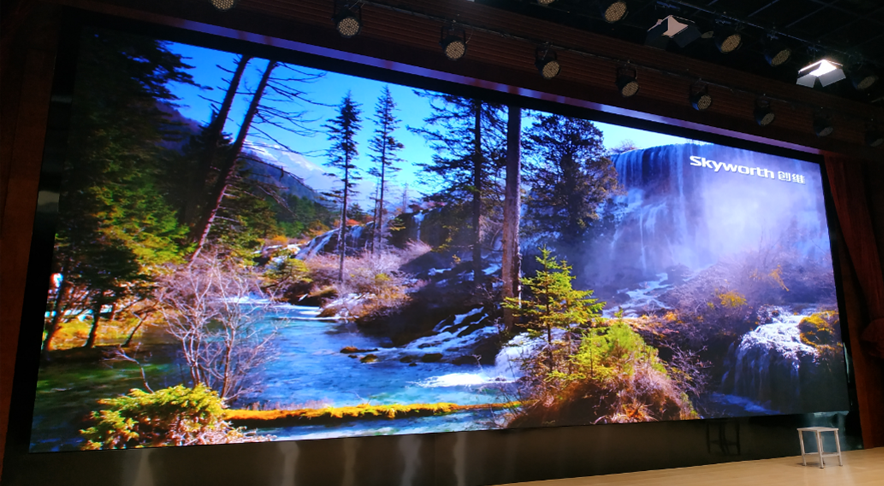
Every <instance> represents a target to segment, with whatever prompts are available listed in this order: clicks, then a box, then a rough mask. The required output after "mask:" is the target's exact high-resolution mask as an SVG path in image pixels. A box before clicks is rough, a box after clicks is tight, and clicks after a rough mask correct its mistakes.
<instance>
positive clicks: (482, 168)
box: [410, 93, 506, 285]
mask: <svg viewBox="0 0 884 486" xmlns="http://www.w3.org/2000/svg"><path fill="white" fill-rule="evenodd" d="M418 94H419V95H420V96H423V97H426V98H428V99H429V100H430V108H431V110H432V114H431V115H430V116H429V117H427V118H426V119H425V120H424V121H425V124H426V127H427V128H419V129H418V128H413V127H412V128H410V129H411V130H412V131H413V132H415V133H418V134H420V135H423V136H424V138H425V139H426V140H427V141H428V142H429V143H430V146H431V147H432V149H433V150H434V151H435V152H436V154H435V156H434V157H433V160H432V162H429V163H425V164H421V166H422V167H423V168H424V169H425V170H426V171H427V172H428V173H430V174H431V175H433V176H435V177H436V178H437V179H438V180H439V182H440V183H441V184H440V185H441V189H440V191H439V192H437V193H436V194H434V195H433V196H432V197H433V198H434V199H436V200H440V201H444V202H447V203H449V204H450V205H461V204H463V203H464V201H466V200H470V201H471V205H470V212H471V215H472V217H471V231H472V235H471V238H470V240H471V244H470V246H471V247H472V253H473V281H474V283H475V284H476V285H479V284H481V281H482V278H483V277H484V273H483V270H484V269H483V268H482V242H483V236H484V235H483V231H482V230H483V223H484V221H483V218H484V217H485V215H486V213H487V212H488V209H489V207H490V205H489V204H488V202H489V200H490V199H492V198H493V197H496V196H497V194H498V193H499V190H498V185H497V183H496V179H497V173H498V172H499V169H500V168H501V166H502V165H503V160H504V153H505V144H504V140H505V133H506V131H505V130H506V128H505V124H504V122H503V121H502V119H501V110H502V107H501V106H499V105H495V104H491V103H487V102H484V101H481V100H477V99H469V98H461V97H459V96H453V95H446V94H432V93H418Z"/></svg>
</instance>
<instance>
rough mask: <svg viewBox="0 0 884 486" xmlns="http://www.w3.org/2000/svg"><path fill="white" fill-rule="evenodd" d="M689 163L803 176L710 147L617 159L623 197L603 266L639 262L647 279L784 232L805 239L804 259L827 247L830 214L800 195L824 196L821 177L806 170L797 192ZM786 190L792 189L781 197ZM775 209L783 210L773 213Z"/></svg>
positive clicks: (790, 167) (783, 163)
mask: <svg viewBox="0 0 884 486" xmlns="http://www.w3.org/2000/svg"><path fill="white" fill-rule="evenodd" d="M692 156H693V157H695V159H696V160H699V159H701V158H704V159H709V160H716V161H726V162H728V163H732V164H737V165H744V166H746V167H753V168H754V167H764V168H767V169H770V170H772V171H774V173H778V172H780V171H784V172H788V171H794V172H797V171H798V166H796V165H795V164H796V162H793V161H789V160H786V159H781V158H779V157H774V156H770V155H766V154H757V153H751V152H745V151H741V150H737V149H733V148H730V147H723V146H718V145H711V144H707V145H698V144H682V145H667V146H662V147H652V148H648V149H643V150H632V151H629V152H624V153H622V154H618V155H614V156H613V157H612V159H613V162H614V167H615V168H616V169H617V173H618V176H619V181H620V185H621V186H622V187H623V188H624V189H625V191H626V194H625V195H621V196H617V197H616V198H615V203H616V205H615V207H619V208H620V209H615V210H614V211H615V213H616V216H617V219H618V221H617V223H616V227H615V228H614V236H613V238H612V240H611V241H610V243H606V246H605V247H603V248H600V249H601V250H602V251H605V250H607V251H608V252H609V253H608V257H607V258H605V259H602V260H606V261H607V262H613V263H612V264H611V265H613V266H614V267H617V266H620V267H622V266H623V265H624V264H626V263H624V262H636V263H635V264H637V265H638V266H639V270H640V271H641V272H642V274H644V275H645V276H652V275H654V274H657V273H660V272H664V271H666V269H667V268H668V267H671V266H673V265H685V266H686V267H688V268H689V269H691V270H697V269H699V268H703V267H706V266H708V265H711V264H713V263H715V262H716V261H717V260H718V259H719V258H720V257H721V256H722V255H728V254H735V253H738V252H741V251H746V250H747V249H752V248H757V247H758V245H759V244H761V243H762V242H764V241H770V240H772V239H774V238H776V237H777V236H778V235H780V234H781V233H783V231H784V230H787V229H788V230H789V231H794V232H795V234H800V235H801V236H802V239H803V241H804V248H805V249H806V251H807V252H812V251H816V250H815V249H816V248H825V247H827V243H826V242H827V240H828V232H827V229H826V228H827V227H826V224H825V221H823V220H822V219H821V215H824V214H825V213H824V212H822V211H820V208H818V207H816V202H815V201H816V199H818V198H811V197H808V194H809V193H808V194H804V193H803V191H804V190H806V191H814V192H818V191H819V190H820V184H821V182H820V177H819V174H817V173H814V172H813V171H807V169H806V167H804V168H803V169H802V173H803V174H806V176H807V177H806V183H805V184H804V185H795V184H794V183H792V182H786V181H781V180H778V179H771V178H762V177H758V176H750V175H745V174H743V173H737V172H728V171H726V170H719V171H715V170H713V169H710V168H708V167H702V166H699V165H697V164H696V163H694V164H692V159H691V157H692ZM781 184H792V185H793V187H790V188H789V189H791V190H789V191H778V190H777V188H778V187H779V186H778V185H781ZM796 189H797V190H796ZM734 205H739V210H735V206H734ZM773 207H776V208H780V210H778V211H769V208H773ZM602 265H604V261H602ZM626 265H628V264H626ZM615 270H616V268H615Z"/></svg>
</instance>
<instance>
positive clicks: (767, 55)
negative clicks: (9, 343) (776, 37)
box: [764, 41, 792, 67]
mask: <svg viewBox="0 0 884 486" xmlns="http://www.w3.org/2000/svg"><path fill="white" fill-rule="evenodd" d="M790 57H792V49H790V48H789V46H787V45H786V44H783V43H782V42H777V41H773V42H771V43H769V44H768V45H767V47H765V49H764V59H765V60H767V63H768V64H770V65H771V66H772V67H778V66H782V65H783V64H785V63H786V61H788V60H789V58H790Z"/></svg>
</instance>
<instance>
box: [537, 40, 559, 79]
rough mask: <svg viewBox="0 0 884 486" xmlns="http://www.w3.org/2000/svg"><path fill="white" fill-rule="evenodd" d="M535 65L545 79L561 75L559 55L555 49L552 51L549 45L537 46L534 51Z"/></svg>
mask: <svg viewBox="0 0 884 486" xmlns="http://www.w3.org/2000/svg"><path fill="white" fill-rule="evenodd" d="M534 58H535V61H534V65H535V66H537V71H539V72H540V75H541V76H543V79H552V78H554V77H556V76H558V75H559V71H561V70H562V66H561V65H560V64H559V60H558V55H557V54H556V52H555V51H551V50H550V49H549V47H548V46H541V47H538V48H537V51H535V53H534Z"/></svg>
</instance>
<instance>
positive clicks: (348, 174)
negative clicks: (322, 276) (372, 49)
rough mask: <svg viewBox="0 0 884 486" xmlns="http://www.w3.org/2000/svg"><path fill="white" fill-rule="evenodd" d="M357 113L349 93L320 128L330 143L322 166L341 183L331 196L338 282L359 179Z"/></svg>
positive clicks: (357, 108) (342, 273)
mask: <svg viewBox="0 0 884 486" xmlns="http://www.w3.org/2000/svg"><path fill="white" fill-rule="evenodd" d="M360 114H361V111H360V110H359V105H358V104H357V103H356V102H355V101H353V97H352V96H351V94H350V92H347V96H345V97H344V99H342V100H341V104H340V105H339V106H338V116H336V117H334V118H330V119H329V120H328V121H327V122H326V123H325V125H323V127H324V128H325V129H326V130H328V140H329V141H330V142H331V143H332V144H331V147H329V149H328V150H327V151H326V156H327V157H328V162H326V165H327V166H328V167H331V168H332V169H336V170H337V173H333V174H330V175H333V176H335V177H338V178H339V180H340V181H341V188H340V189H338V190H336V191H335V192H334V193H333V194H331V196H332V197H333V198H334V199H336V200H338V201H339V202H340V204H341V229H340V231H339V233H338V252H339V254H340V257H341V259H340V265H339V267H338V281H339V282H343V281H344V256H345V253H346V251H347V243H346V242H347V205H348V204H349V200H350V198H351V197H352V196H353V195H354V192H355V191H354V188H355V186H356V181H358V180H359V179H360V176H359V172H358V170H357V167H356V157H357V156H358V155H359V151H358V150H357V147H356V132H358V131H359V129H360V128H362V127H361V125H360V123H361V121H362V120H361V119H360Z"/></svg>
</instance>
